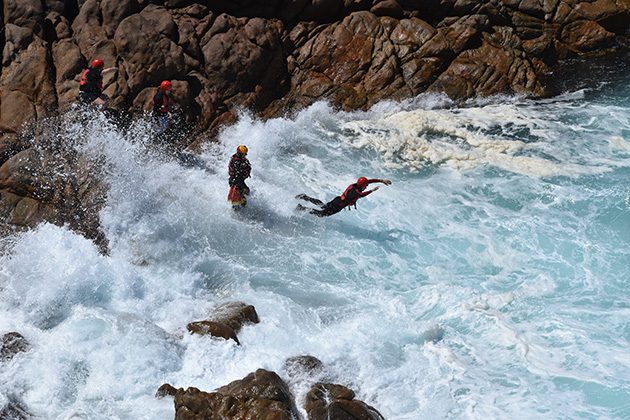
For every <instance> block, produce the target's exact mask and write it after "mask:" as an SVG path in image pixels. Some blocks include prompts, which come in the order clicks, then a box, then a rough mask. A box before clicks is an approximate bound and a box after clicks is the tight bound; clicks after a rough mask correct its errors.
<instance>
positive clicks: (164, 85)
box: [160, 80, 173, 92]
mask: <svg viewBox="0 0 630 420" xmlns="http://www.w3.org/2000/svg"><path fill="white" fill-rule="evenodd" d="M160 89H162V92H168V91H169V90H171V89H173V85H171V82H169V81H168V80H165V81H163V82H162V83H160Z"/></svg>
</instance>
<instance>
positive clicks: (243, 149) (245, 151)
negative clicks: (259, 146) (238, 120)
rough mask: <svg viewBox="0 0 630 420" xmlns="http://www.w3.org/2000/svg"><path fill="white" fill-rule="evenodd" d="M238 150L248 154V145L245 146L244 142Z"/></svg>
mask: <svg viewBox="0 0 630 420" xmlns="http://www.w3.org/2000/svg"><path fill="white" fill-rule="evenodd" d="M236 151H237V152H241V153H242V154H244V155H246V154H247V146H243V145H242V144H241V145H240V146H238V148H237V149H236Z"/></svg>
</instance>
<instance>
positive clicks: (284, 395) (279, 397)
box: [175, 369, 299, 420]
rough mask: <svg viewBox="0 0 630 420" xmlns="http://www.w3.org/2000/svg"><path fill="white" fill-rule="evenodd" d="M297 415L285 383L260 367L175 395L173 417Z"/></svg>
mask: <svg viewBox="0 0 630 420" xmlns="http://www.w3.org/2000/svg"><path fill="white" fill-rule="evenodd" d="M297 418H299V415H298V413H297V410H296V408H295V405H294V402H293V399H292V397H291V393H290V392H289V389H288V387H287V385H286V384H285V383H284V382H283V381H282V379H280V377H279V376H278V375H277V374H276V373H274V372H270V371H267V370H264V369H258V370H257V371H256V372H254V373H251V374H249V375H247V377H245V378H244V379H242V380H237V381H234V382H232V383H230V384H228V385H226V386H223V387H221V388H219V389H217V390H216V391H215V392H212V393H207V392H203V391H200V390H199V389H197V388H188V389H186V390H185V391H184V390H181V389H180V390H178V391H177V392H176V394H175V419H176V420H222V419H250V420H295V419H297Z"/></svg>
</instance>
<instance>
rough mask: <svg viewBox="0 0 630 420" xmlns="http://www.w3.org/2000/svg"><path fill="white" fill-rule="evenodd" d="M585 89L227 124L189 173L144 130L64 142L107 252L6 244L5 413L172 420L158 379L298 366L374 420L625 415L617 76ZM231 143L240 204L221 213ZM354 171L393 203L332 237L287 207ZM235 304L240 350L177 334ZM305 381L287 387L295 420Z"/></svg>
mask: <svg viewBox="0 0 630 420" xmlns="http://www.w3.org/2000/svg"><path fill="white" fill-rule="evenodd" d="M600 79H601V80H597V81H596V82H593V83H590V84H588V85H587V86H584V87H577V88H574V87H572V88H567V90H566V92H564V93H563V94H562V95H560V96H558V97H555V98H553V99H546V100H528V99H519V98H507V97H501V98H493V99H489V100H485V101H477V102H472V103H470V104H467V106H465V107H454V106H453V105H452V104H450V103H449V102H448V101H446V100H444V99H443V98H438V97H428V96H422V97H419V98H416V99H414V100H412V101H408V102H405V103H403V104H396V103H382V104H379V105H378V106H377V107H375V108H374V109H373V110H371V111H369V112H362V113H342V112H338V111H335V110H334V109H332V108H331V107H329V106H327V105H326V104H317V105H315V106H312V107H310V108H309V109H306V110H304V111H302V112H301V113H300V114H298V115H296V116H295V117H294V118H291V119H276V120H272V121H268V122H262V121H259V120H256V119H254V118H252V117H250V116H247V115H243V116H242V118H241V119H240V122H239V123H238V124H236V125H235V126H234V127H231V128H229V129H227V130H225V131H224V132H223V133H222V135H221V144H220V145H213V146H211V147H208V148H207V150H206V151H205V152H204V153H203V154H202V158H203V160H204V161H205V163H206V168H205V169H204V168H198V167H186V166H183V165H180V164H179V163H178V162H177V161H176V160H174V159H172V158H170V157H168V156H164V155H160V154H159V153H158V152H155V151H153V150H152V149H151V146H150V133H149V127H148V125H147V124H146V123H145V122H142V121H138V122H137V123H136V124H134V125H133V126H132V127H131V129H129V130H125V131H124V132H123V131H119V130H118V129H117V128H116V127H115V126H113V125H111V124H109V123H107V122H106V121H105V120H97V121H94V122H93V123H92V124H91V125H90V126H88V127H83V126H81V125H80V124H76V126H73V125H72V124H69V126H68V128H67V129H68V132H69V137H75V138H78V139H85V138H89V141H87V142H86V143H84V144H82V145H81V146H79V147H81V148H82V149H83V150H88V151H89V152H90V153H93V154H94V155H102V156H104V157H105V158H106V161H107V165H108V166H107V167H108V181H109V182H110V184H111V190H110V196H109V198H108V205H107V207H106V208H105V209H104V210H103V212H102V214H101V217H102V220H103V224H104V229H105V231H106V234H107V236H108V238H109V239H110V246H111V254H110V255H109V256H102V255H100V254H99V253H98V251H97V248H96V247H95V246H94V245H93V244H92V243H91V242H90V241H88V240H85V239H84V238H82V237H80V236H78V235H76V234H74V233H72V232H71V231H69V230H68V229H65V228H60V227H56V226H52V225H42V226H40V227H39V228H38V229H36V230H34V231H32V232H28V233H25V234H21V235H19V236H18V237H15V238H11V239H10V240H5V244H4V245H6V244H7V243H10V249H11V251H10V252H7V253H6V254H5V255H3V256H1V257H0V267H1V268H0V333H5V332H8V331H18V332H20V333H21V334H22V335H24V336H25V337H26V338H27V340H28V341H29V342H30V343H31V344H32V349H31V350H30V351H29V352H28V353H25V354H24V355H22V356H20V357H17V358H15V359H13V360H12V361H10V362H8V363H2V364H0V405H5V404H6V403H7V402H8V401H9V400H13V401H19V402H20V403H21V404H23V405H24V406H25V407H26V408H27V409H28V410H29V411H30V412H31V413H33V414H34V415H36V416H38V418H45V419H90V420H93V419H172V418H174V408H173V403H172V400H170V399H168V398H167V399H164V400H157V399H155V398H154V394H155V392H156V390H157V388H158V387H159V386H160V385H162V384H163V383H170V384H171V385H173V386H175V387H184V388H185V387H189V386H195V387H197V388H200V389H202V390H205V391H212V390H214V389H215V388H217V387H219V386H222V385H225V384H227V383H228V382H230V381H232V380H235V379H240V378H243V377H244V376H246V375H247V374H248V373H250V372H252V371H254V370H255V369H258V368H265V369H269V370H273V371H276V372H277V373H279V374H280V375H281V376H282V377H283V378H285V379H287V380H288V377H287V375H286V370H285V367H284V361H285V360H286V359H287V358H289V357H293V356H298V355H304V354H309V355H312V356H315V357H317V358H319V359H320V360H322V361H323V362H324V363H325V364H326V366H327V373H326V374H327V378H328V379H330V380H332V381H334V382H336V383H341V384H344V385H347V386H349V387H350V388H352V389H353V390H355V391H356V393H357V398H358V399H361V400H363V401H365V402H367V403H368V404H370V405H372V406H374V407H375V408H376V409H377V410H379V411H380V412H381V413H382V414H383V416H384V417H385V418H386V419H388V420H394V419H397V420H403V419H404V420H416V419H508V418H509V419H598V420H600V419H628V418H630V301H629V298H628V296H629V293H630V286H629V285H628V281H629V280H630V87H629V86H630V83H629V82H630V76H627V75H624V74H621V73H620V72H616V73H615V74H605V75H604V76H602V77H601V78H600ZM86 130H87V131H86ZM86 132H89V133H91V135H90V136H86V135H85V134H86ZM239 144H246V145H247V146H248V147H249V150H250V153H249V159H250V161H251V162H252V165H253V172H252V178H251V180H250V181H249V182H248V183H249V185H250V187H251V189H252V192H253V193H252V195H251V196H250V201H249V206H248V208H247V209H245V210H244V211H241V212H234V211H233V210H232V209H231V208H230V207H229V206H228V203H227V201H226V196H227V162H228V160H229V157H230V155H231V154H232V153H233V151H234V150H235V149H236V146H237V145H239ZM359 176H366V177H368V178H386V179H390V180H391V181H392V185H391V186H381V188H380V189H379V190H378V191H376V192H375V193H373V194H372V195H370V196H369V197H367V198H364V199H361V200H360V201H359V203H358V209H357V210H356V211H344V212H342V213H340V214H338V215H335V216H333V217H330V218H322V219H320V218H315V217H313V216H311V215H308V214H305V213H296V212H295V211H294V208H295V206H296V204H297V201H296V200H295V198H294V196H295V195H296V194H299V193H307V194H308V195H311V196H314V197H318V198H320V199H322V200H325V201H326V200H330V199H332V198H333V197H334V196H335V195H338V194H340V193H341V192H342V191H343V190H344V189H345V187H346V186H347V185H348V184H350V183H352V182H355V181H356V179H357V178H358V177H359ZM235 300H239V301H243V302H246V303H248V304H252V305H254V306H255V308H256V310H257V312H258V314H259V316H260V319H261V322H260V323H259V324H257V325H251V326H247V327H245V328H244V329H243V330H242V331H241V332H240V334H239V339H240V341H241V343H242V346H236V345H235V343H233V342H232V341H229V342H228V341H222V340H218V339H213V338H210V337H199V336H192V335H189V334H187V333H186V332H185V326H186V324H187V323H188V322H191V321H195V320H201V319H206V318H207V317H208V314H209V313H211V311H212V308H213V307H214V306H216V305H217V304H219V303H221V302H226V301H235ZM317 379H318V378H314V379H310V380H309V379H305V380H302V381H296V382H292V383H291V385H292V386H293V391H294V396H295V397H296V399H297V401H298V405H300V402H301V400H302V399H303V398H304V396H305V393H306V392H307V391H308V387H309V385H310V384H311V383H312V381H314V380H317Z"/></svg>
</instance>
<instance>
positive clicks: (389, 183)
mask: <svg viewBox="0 0 630 420" xmlns="http://www.w3.org/2000/svg"><path fill="white" fill-rule="evenodd" d="M381 182H382V183H383V184H385V185H392V181H390V180H389V179H384V180H382V181H381Z"/></svg>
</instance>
